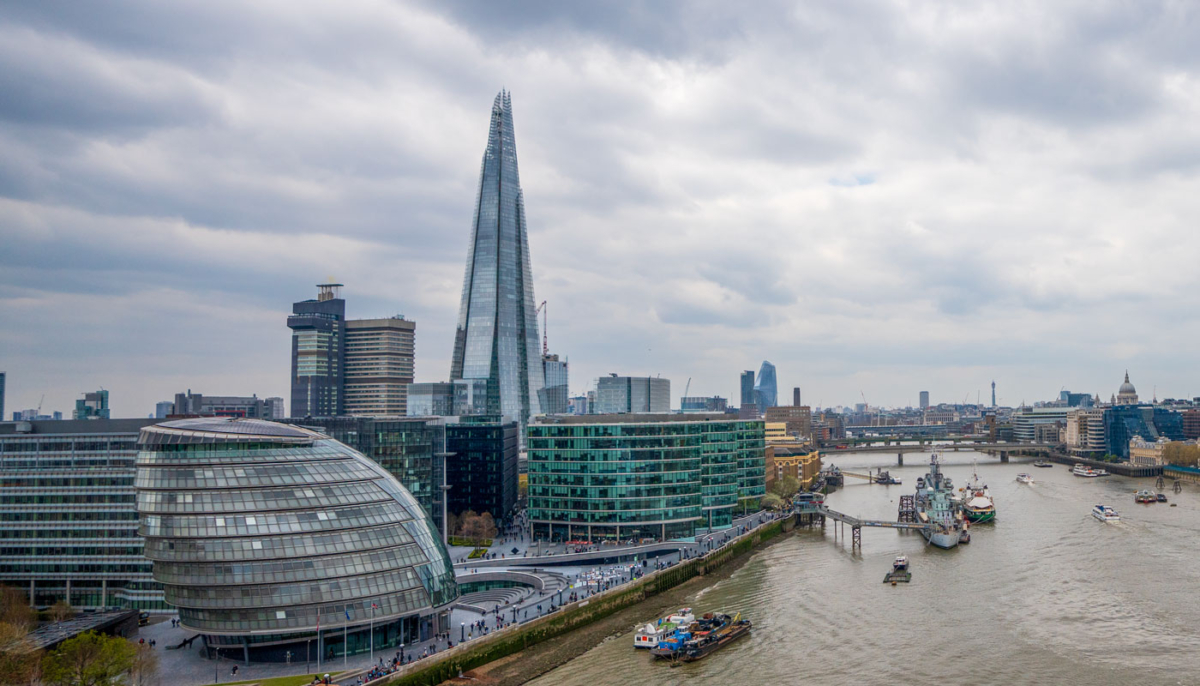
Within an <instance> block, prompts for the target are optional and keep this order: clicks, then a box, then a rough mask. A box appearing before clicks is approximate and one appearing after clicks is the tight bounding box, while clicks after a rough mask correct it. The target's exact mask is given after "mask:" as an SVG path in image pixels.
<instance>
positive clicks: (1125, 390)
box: [1117, 372, 1137, 395]
mask: <svg viewBox="0 0 1200 686" xmlns="http://www.w3.org/2000/svg"><path fill="white" fill-rule="evenodd" d="M1117 394H1118V395H1137V389H1135V388H1134V387H1133V384H1131V383H1129V372H1125V383H1123V384H1121V388H1120V390H1118V391H1117Z"/></svg>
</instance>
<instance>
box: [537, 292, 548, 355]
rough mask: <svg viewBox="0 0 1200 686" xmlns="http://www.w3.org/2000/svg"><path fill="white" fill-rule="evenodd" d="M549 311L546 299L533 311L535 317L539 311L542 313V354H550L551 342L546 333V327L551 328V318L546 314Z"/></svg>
mask: <svg viewBox="0 0 1200 686" xmlns="http://www.w3.org/2000/svg"><path fill="white" fill-rule="evenodd" d="M547 311H548V310H547V309H546V301H545V300H543V301H542V304H541V305H538V306H537V309H536V310H534V311H533V316H534V317H536V316H537V315H538V312H541V313H542V355H549V354H550V343H549V341H548V339H547V334H546V329H548V328H550V325H549V320H548V317H547V314H546V313H547Z"/></svg>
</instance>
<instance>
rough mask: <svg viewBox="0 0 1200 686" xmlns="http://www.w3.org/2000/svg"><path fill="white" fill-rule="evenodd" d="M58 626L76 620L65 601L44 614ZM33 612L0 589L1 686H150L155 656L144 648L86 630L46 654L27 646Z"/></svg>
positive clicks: (21, 597) (11, 591) (19, 597)
mask: <svg viewBox="0 0 1200 686" xmlns="http://www.w3.org/2000/svg"><path fill="white" fill-rule="evenodd" d="M47 615H48V616H49V619H51V620H52V621H54V622H61V621H63V620H65V619H70V618H71V617H74V616H75V609H74V608H72V607H71V606H70V605H69V604H67V603H65V602H59V603H57V604H55V605H54V606H53V607H51V608H50V610H49V611H48V612H47ZM37 623H38V613H37V612H36V611H35V610H34V609H33V608H31V607H29V598H28V596H26V594H25V593H24V592H22V591H19V590H17V589H15V588H12V587H9V586H0V683H3V684H5V685H6V686H8V685H10V684H11V686H123V685H125V684H128V686H154V685H155V684H156V683H157V682H158V656H157V655H156V654H155V652H154V650H153V649H151V648H150V647H149V646H148V645H136V644H134V643H132V642H131V641H128V640H126V639H124V638H122V637H120V636H106V635H104V634H97V633H95V632H92V631H89V632H87V633H83V634H80V635H78V636H75V637H74V638H70V639H67V640H65V641H63V642H62V643H60V644H59V645H58V647H56V648H55V649H54V650H52V651H50V652H49V653H46V652H44V651H42V650H38V649H36V648H34V647H33V645H31V644H30V642H29V639H28V636H29V632H31V631H33V630H34V629H35V628H36V627H37Z"/></svg>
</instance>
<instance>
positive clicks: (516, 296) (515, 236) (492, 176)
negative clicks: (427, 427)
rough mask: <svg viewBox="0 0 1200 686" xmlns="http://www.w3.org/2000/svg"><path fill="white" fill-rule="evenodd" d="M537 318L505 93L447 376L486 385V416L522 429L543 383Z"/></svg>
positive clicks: (484, 171) (499, 99) (483, 179)
mask: <svg viewBox="0 0 1200 686" xmlns="http://www.w3.org/2000/svg"><path fill="white" fill-rule="evenodd" d="M536 314H537V313H536V305H535V301H534V297H533V275H532V273H531V271H530V260H529V244H528V239H527V235H526V227H525V199H524V196H523V195H522V193H521V180H520V177H519V176H518V173H517V150H516V139H515V137H514V134H513V118H512V101H511V100H510V97H509V94H508V93H507V92H501V93H500V94H499V95H497V96H496V101H495V103H494V104H493V105H492V119H491V128H490V129H489V131H488V142H487V149H486V150H485V151H484V153H483V165H482V168H481V169H480V173H479V193H478V195H477V196H476V200H475V221H474V226H473V227H472V229H471V245H470V248H469V250H468V252H467V269H466V275H465V277H464V279H463V294H462V306H461V308H460V310H459V316H458V329H457V331H456V332H455V337H454V357H453V360H452V362H451V368H450V378H451V380H455V379H485V380H487V382H488V383H487V401H486V404H487V407H486V411H487V413H488V414H498V415H503V416H505V417H508V418H510V419H516V420H518V421H519V422H521V425H522V427H524V425H525V423H526V422H527V421H528V419H529V417H530V416H531V415H535V414H540V413H541V409H540V405H539V402H538V391H539V390H541V389H542V388H543V387H544V386H545V379H544V377H543V371H542V363H541V350H540V345H539V341H538V327H537V316H536ZM522 433H524V432H523V431H522Z"/></svg>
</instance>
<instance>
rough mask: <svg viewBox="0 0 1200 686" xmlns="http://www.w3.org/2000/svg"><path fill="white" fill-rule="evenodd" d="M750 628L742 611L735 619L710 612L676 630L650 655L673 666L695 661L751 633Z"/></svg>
mask: <svg viewBox="0 0 1200 686" xmlns="http://www.w3.org/2000/svg"><path fill="white" fill-rule="evenodd" d="M750 626H751V625H750V620H748V619H742V613H740V612H739V613H738V614H737V615H735V616H733V617H730V616H729V615H725V614H720V613H713V612H709V613H707V614H705V615H704V617H703V618H701V619H700V620H699V621H696V622H693V623H692V624H691V626H689V627H687V629H686V630H683V629H680V630H677V631H676V632H675V634H674V636H672V637H670V638H669V639H667V640H664V641H661V642H660V643H659V646H658V647H657V648H654V649H652V650H651V651H650V654H651V655H653V656H654V657H655V658H657V659H660V660H670V661H671V662H672V666H674V665H675V664H678V663H680V662H695V661H696V660H700V659H703V658H705V657H708V655H710V654H711V653H714V652H716V651H717V650H720V649H721V648H724V647H725V646H727V645H729V644H730V643H733V642H734V641H736V640H737V639H739V638H741V637H742V636H745V635H746V634H748V633H750Z"/></svg>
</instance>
